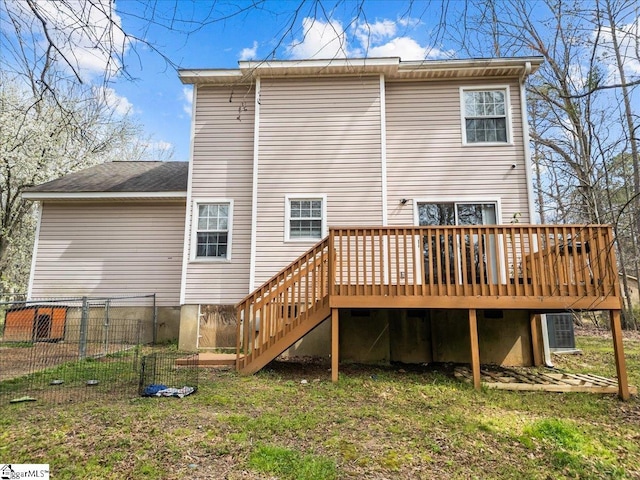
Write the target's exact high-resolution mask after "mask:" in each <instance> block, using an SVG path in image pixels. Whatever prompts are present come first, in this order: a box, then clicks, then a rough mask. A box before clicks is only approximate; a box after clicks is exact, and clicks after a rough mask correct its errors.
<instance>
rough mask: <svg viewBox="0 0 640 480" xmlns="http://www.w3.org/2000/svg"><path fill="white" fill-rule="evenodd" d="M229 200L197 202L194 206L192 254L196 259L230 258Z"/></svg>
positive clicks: (230, 209)
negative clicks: (194, 221)
mask: <svg viewBox="0 0 640 480" xmlns="http://www.w3.org/2000/svg"><path fill="white" fill-rule="evenodd" d="M231 216H232V204H231V202H228V201H225V202H201V203H200V202H199V203H196V204H195V207H194V217H195V218H196V219H197V223H196V229H195V238H194V243H195V245H194V248H193V250H194V255H193V257H194V258H196V259H222V260H227V259H229V258H231Z"/></svg>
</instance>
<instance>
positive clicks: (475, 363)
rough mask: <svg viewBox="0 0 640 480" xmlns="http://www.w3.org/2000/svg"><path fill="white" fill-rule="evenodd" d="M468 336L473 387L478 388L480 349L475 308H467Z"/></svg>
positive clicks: (480, 384) (479, 381)
mask: <svg viewBox="0 0 640 480" xmlns="http://www.w3.org/2000/svg"><path fill="white" fill-rule="evenodd" d="M469 338H470V339H471V372H472V373H473V388H475V389H476V390H480V388H481V386H482V382H481V379H480V351H479V348H478V319H477V316H476V310H475V309H473V308H472V309H469Z"/></svg>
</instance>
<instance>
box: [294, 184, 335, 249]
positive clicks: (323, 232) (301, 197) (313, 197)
mask: <svg viewBox="0 0 640 480" xmlns="http://www.w3.org/2000/svg"><path fill="white" fill-rule="evenodd" d="M292 200H293V201H298V200H320V201H321V202H322V219H321V220H322V223H321V225H322V226H321V233H320V238H317V237H293V238H291V235H290V234H291V201H292ZM327 232H328V229H327V195H326V194H324V193H322V194H317V195H301V194H287V195H285V196H284V241H285V242H305V243H309V242H314V243H315V242H318V241H319V240H322V239H323V238H324V237H326V236H327V234H328V233H327Z"/></svg>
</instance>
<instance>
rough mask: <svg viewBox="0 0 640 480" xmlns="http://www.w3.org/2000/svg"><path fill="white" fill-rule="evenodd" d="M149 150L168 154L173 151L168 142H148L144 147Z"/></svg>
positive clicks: (171, 145)
mask: <svg viewBox="0 0 640 480" xmlns="http://www.w3.org/2000/svg"><path fill="white" fill-rule="evenodd" d="M145 146H146V147H148V148H149V149H151V150H157V151H161V152H168V151H169V150H171V149H173V144H172V143H170V142H165V141H164V140H158V141H157V142H148V143H146V145H145Z"/></svg>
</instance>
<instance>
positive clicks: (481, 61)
mask: <svg viewBox="0 0 640 480" xmlns="http://www.w3.org/2000/svg"><path fill="white" fill-rule="evenodd" d="M527 63H529V64H531V71H530V72H531V73H533V72H535V71H536V70H537V69H538V67H539V66H540V65H542V63H544V59H543V58H542V57H518V58H472V59H465V60H414V61H409V62H400V66H399V67H398V70H399V72H404V71H412V70H435V71H437V70H463V69H465V70H481V69H482V70H484V69H486V68H504V67H522V68H523V69H524V68H526V65H527Z"/></svg>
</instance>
